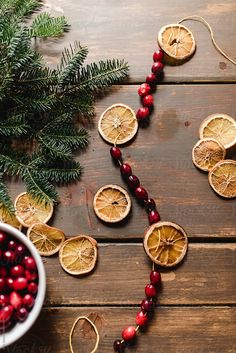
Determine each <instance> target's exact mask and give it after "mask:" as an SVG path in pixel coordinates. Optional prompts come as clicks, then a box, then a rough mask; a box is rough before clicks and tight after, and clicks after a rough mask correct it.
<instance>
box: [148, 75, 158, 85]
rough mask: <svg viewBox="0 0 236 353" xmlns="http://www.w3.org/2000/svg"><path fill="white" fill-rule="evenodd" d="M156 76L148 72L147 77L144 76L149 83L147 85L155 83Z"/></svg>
mask: <svg viewBox="0 0 236 353" xmlns="http://www.w3.org/2000/svg"><path fill="white" fill-rule="evenodd" d="M156 79H157V78H156V76H155V75H154V73H150V74H149V75H148V76H147V77H146V82H147V83H149V85H154V84H155V83H156Z"/></svg>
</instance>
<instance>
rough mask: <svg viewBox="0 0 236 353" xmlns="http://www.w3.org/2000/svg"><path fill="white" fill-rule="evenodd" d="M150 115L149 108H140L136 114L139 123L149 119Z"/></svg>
mask: <svg viewBox="0 0 236 353" xmlns="http://www.w3.org/2000/svg"><path fill="white" fill-rule="evenodd" d="M149 115H150V111H149V109H148V107H142V108H139V109H138V111H137V113H136V117H137V119H138V120H139V121H141V120H145V119H147V118H148V117H149Z"/></svg>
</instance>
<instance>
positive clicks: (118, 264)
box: [44, 243, 236, 306]
mask: <svg viewBox="0 0 236 353" xmlns="http://www.w3.org/2000/svg"><path fill="white" fill-rule="evenodd" d="M235 254H236V244H201V243H199V244H190V246H189V251H188V255H187V257H186V259H185V261H184V263H182V264H181V265H180V266H179V267H178V268H176V269H169V270H162V280H163V286H162V288H161V290H160V294H159V296H158V298H159V302H160V304H162V305H166V304H168V305H176V304H181V305H184V304H192V305H199V304H210V305H212V304H222V305H223V304H233V303H235V302H236V293H235V288H236V266H235V262H236V258H235ZM44 263H45V267H46V272H47V299H46V302H45V305H46V306H50V305H56V306H57V305H68V304H69V305H113V304H116V305H137V304H138V303H140V302H141V300H142V299H143V297H144V287H145V285H146V284H147V283H148V281H149V273H150V269H151V263H150V262H149V260H148V258H147V256H146V254H145V253H144V250H143V246H142V245H141V244H101V245H100V246H99V261H98V264H97V266H96V268H95V270H94V271H93V273H92V274H89V275H88V276H84V277H79V278H76V277H72V276H69V275H68V274H66V273H65V272H64V271H63V270H62V268H61V267H60V264H59V262H58V258H48V259H46V258H44ZM62 284H63V285H62Z"/></svg>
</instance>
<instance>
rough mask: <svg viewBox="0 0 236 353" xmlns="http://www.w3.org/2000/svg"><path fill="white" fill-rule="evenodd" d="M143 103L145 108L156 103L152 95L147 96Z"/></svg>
mask: <svg viewBox="0 0 236 353" xmlns="http://www.w3.org/2000/svg"><path fill="white" fill-rule="evenodd" d="M142 102H143V105H144V107H148V108H150V107H152V106H153V103H154V100H153V96H152V95H151V94H148V95H147V96H145V97H143V100H142Z"/></svg>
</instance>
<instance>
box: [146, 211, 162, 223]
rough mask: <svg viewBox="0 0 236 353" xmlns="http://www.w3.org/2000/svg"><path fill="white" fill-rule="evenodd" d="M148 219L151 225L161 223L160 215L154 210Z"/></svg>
mask: <svg viewBox="0 0 236 353" xmlns="http://www.w3.org/2000/svg"><path fill="white" fill-rule="evenodd" d="M148 219H149V222H150V224H153V223H157V222H159V221H160V215H159V213H158V212H157V211H156V210H154V211H151V212H150V213H149V215H148Z"/></svg>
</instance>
